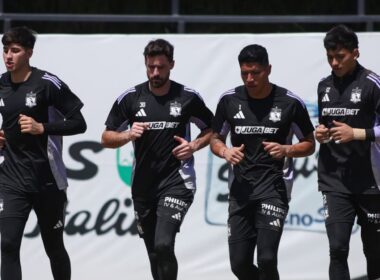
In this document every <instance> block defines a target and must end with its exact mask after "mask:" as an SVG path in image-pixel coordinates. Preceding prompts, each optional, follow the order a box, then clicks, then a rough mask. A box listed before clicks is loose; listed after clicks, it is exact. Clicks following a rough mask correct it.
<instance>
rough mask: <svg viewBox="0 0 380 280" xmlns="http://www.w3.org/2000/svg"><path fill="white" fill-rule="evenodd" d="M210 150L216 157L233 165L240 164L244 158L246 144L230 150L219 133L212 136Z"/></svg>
mask: <svg viewBox="0 0 380 280" xmlns="http://www.w3.org/2000/svg"><path fill="white" fill-rule="evenodd" d="M210 148H211V151H212V152H213V153H214V154H215V155H216V156H218V157H221V158H224V159H225V160H226V161H227V162H229V163H230V164H232V165H236V164H238V163H239V162H241V161H242V159H243V158H244V152H243V150H244V144H241V145H240V147H231V148H228V147H227V146H226V141H225V137H224V136H222V135H220V134H219V133H213V135H212V136H211V140H210Z"/></svg>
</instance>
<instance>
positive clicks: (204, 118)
mask: <svg viewBox="0 0 380 280" xmlns="http://www.w3.org/2000/svg"><path fill="white" fill-rule="evenodd" d="M191 110H192V114H191V115H192V117H191V118H190V121H191V122H193V123H195V125H196V126H197V127H198V128H199V129H200V130H201V132H200V133H199V135H198V136H197V137H196V138H195V139H194V140H192V141H187V140H186V139H184V138H182V137H179V136H174V140H176V141H177V142H178V144H179V145H178V146H177V147H175V148H174V149H173V151H172V153H173V155H174V156H175V157H176V158H177V159H179V160H185V159H188V158H190V157H191V156H192V155H193V154H194V153H195V152H196V151H198V150H200V149H202V148H204V147H206V146H207V145H208V144H209V143H210V138H211V134H212V130H211V121H212V118H213V114H212V112H211V111H210V109H209V108H207V106H206V104H205V103H204V102H203V100H202V99H201V98H200V97H199V96H198V95H195V96H194V98H193V100H192V103H191Z"/></svg>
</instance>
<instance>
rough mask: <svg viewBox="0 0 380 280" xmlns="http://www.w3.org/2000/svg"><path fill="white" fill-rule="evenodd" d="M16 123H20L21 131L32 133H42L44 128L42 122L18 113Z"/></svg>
mask: <svg viewBox="0 0 380 280" xmlns="http://www.w3.org/2000/svg"><path fill="white" fill-rule="evenodd" d="M18 123H19V125H20V129H21V133H29V134H32V135H39V134H43V133H44V131H45V129H44V126H43V125H42V123H39V122H36V121H35V120H34V119H33V118H32V117H28V116H25V115H23V114H20V116H19V119H18Z"/></svg>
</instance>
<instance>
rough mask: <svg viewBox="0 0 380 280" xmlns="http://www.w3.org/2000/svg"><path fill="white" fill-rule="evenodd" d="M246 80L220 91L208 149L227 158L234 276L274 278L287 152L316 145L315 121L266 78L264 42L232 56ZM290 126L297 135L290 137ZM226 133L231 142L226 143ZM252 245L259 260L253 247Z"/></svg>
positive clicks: (298, 154) (296, 100)
mask: <svg viewBox="0 0 380 280" xmlns="http://www.w3.org/2000/svg"><path fill="white" fill-rule="evenodd" d="M238 60H239V64H240V71H241V78H242V80H243V83H244V85H241V86H238V87H236V88H234V89H231V90H229V91H227V92H225V93H224V94H223V95H222V96H221V98H220V100H219V103H218V106H217V109H216V114H215V118H214V121H213V124H212V129H213V131H214V133H213V135H212V137H211V141H210V145H211V150H212V152H213V153H214V154H215V155H217V156H219V157H221V158H224V159H225V160H226V161H227V162H228V163H230V164H231V169H230V174H229V179H230V180H229V183H230V186H229V188H230V193H229V217H228V234H229V235H228V242H229V252H230V263H231V268H232V272H233V273H234V274H235V275H236V276H237V278H238V279H239V280H254V279H260V280H276V279H279V274H278V270H277V252H278V246H279V242H280V238H281V234H282V230H283V226H284V221H285V217H286V215H287V211H288V197H287V191H286V186H285V182H284V179H283V176H284V174H283V165H284V158H285V157H290V158H292V157H303V156H307V155H310V154H312V153H313V152H314V146H315V143H314V136H313V130H314V128H313V125H312V124H311V121H310V118H309V114H308V112H307V110H306V107H305V104H304V103H303V102H302V100H301V99H300V98H299V97H297V96H296V95H294V94H293V93H291V92H290V91H288V90H287V89H284V88H282V87H280V86H277V85H275V84H273V83H271V82H270V81H269V75H270V73H271V65H270V64H269V60H268V53H267V51H266V49H265V48H264V47H262V46H260V45H248V46H246V47H245V48H243V49H242V50H241V52H240V54H239V57H238ZM291 129H293V130H297V131H299V133H297V135H303V136H302V137H300V138H301V139H300V140H299V142H297V143H295V144H293V145H292V144H287V143H288V139H287V137H288V135H289V134H290V132H291ZM228 133H230V137H231V143H232V147H227V146H226V144H225V143H226V137H227V134H228ZM256 246H257V264H258V267H257V266H255V265H254V260H253V259H254V251H255V249H256Z"/></svg>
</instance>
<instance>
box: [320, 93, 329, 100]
mask: <svg viewBox="0 0 380 280" xmlns="http://www.w3.org/2000/svg"><path fill="white" fill-rule="evenodd" d="M322 102H330V98H329V95H328V94H327V93H325V95H324V96H323V97H322Z"/></svg>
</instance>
